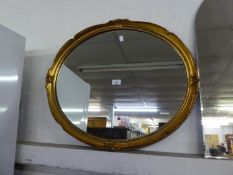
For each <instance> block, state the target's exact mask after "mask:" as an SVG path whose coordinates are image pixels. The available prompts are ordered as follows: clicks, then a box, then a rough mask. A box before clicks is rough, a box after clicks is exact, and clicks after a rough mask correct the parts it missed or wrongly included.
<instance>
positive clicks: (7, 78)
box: [0, 75, 18, 82]
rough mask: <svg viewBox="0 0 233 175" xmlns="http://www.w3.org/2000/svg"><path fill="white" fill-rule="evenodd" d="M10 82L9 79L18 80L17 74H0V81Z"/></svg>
mask: <svg viewBox="0 0 233 175" xmlns="http://www.w3.org/2000/svg"><path fill="white" fill-rule="evenodd" d="M1 81H2V82H11V81H18V76H17V75H14V76H0V82H1Z"/></svg>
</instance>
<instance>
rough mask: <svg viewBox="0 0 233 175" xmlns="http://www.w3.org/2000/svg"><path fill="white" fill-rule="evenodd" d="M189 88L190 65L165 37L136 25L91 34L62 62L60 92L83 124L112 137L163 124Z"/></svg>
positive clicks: (132, 134)
mask: <svg viewBox="0 0 233 175" xmlns="http://www.w3.org/2000/svg"><path fill="white" fill-rule="evenodd" d="M186 89H187V78H186V71H185V66H184V64H183V62H182V60H181V58H180V56H179V55H178V54H177V52H176V51H175V50H174V49H173V48H172V47H171V46H170V45H169V44H167V43H166V42H164V41H163V40H161V39H159V38H157V37H155V36H152V35H150V34H147V33H144V32H139V31H133V30H115V31H111V32H106V33H102V34H99V35H97V36H95V37H92V38H90V39H88V40H87V41H85V42H84V43H82V44H81V45H79V46H78V47H77V48H75V49H74V50H73V51H72V52H71V54H70V55H69V56H68V57H67V59H66V61H65V62H64V64H63V65H62V67H61V70H60V73H59V75H58V79H57V96H58V101H59V104H60V106H61V109H62V111H63V112H64V114H65V115H66V116H67V118H68V119H69V120H70V121H71V122H72V123H73V124H74V125H75V126H77V127H78V128H79V129H81V130H83V131H85V132H88V133H90V134H92V135H94V136H97V137H102V138H109V139H132V138H137V137H141V136H144V135H145V134H149V133H152V132H154V131H156V130H157V129H158V128H159V127H162V126H163V125H164V124H165V123H166V122H168V121H169V119H170V118H171V117H172V116H173V115H174V114H175V113H176V112H177V111H178V109H179V107H180V105H181V104H182V103H183V99H184V97H185V94H186Z"/></svg>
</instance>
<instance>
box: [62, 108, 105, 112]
mask: <svg viewBox="0 0 233 175" xmlns="http://www.w3.org/2000/svg"><path fill="white" fill-rule="evenodd" d="M62 111H63V112H67V113H81V112H85V110H84V109H82V108H62ZM100 111H101V109H100V108H88V112H100Z"/></svg>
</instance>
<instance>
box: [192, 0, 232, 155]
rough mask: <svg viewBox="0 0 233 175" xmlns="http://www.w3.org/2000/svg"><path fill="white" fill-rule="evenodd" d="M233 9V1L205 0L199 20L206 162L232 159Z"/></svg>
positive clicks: (198, 42) (197, 25)
mask: <svg viewBox="0 0 233 175" xmlns="http://www.w3.org/2000/svg"><path fill="white" fill-rule="evenodd" d="M232 9H233V1H232V0H222V1H219V0H206V1H205V2H204V3H203V4H202V6H201V8H200V10H199V12H198V16H197V18H196V19H197V21H196V30H197V46H198V55H199V67H200V87H201V88H200V92H201V101H202V125H203V131H204V144H205V157H206V158H218V159H233V77H232V75H233V69H232V67H233V30H232V29H233V20H232V17H233V10H232Z"/></svg>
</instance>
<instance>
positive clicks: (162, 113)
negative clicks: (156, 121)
mask: <svg viewBox="0 0 233 175" xmlns="http://www.w3.org/2000/svg"><path fill="white" fill-rule="evenodd" d="M159 114H161V115H170V113H169V112H160V113H159Z"/></svg>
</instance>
